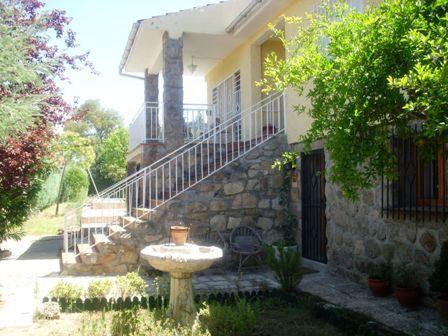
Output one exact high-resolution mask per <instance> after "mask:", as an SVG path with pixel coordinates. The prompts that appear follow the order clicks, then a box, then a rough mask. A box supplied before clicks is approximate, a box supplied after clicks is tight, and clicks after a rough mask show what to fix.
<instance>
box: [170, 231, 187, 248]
mask: <svg viewBox="0 0 448 336" xmlns="http://www.w3.org/2000/svg"><path fill="white" fill-rule="evenodd" d="M189 232H190V228H189V227H186V226H171V227H170V235H171V240H172V241H173V242H174V244H176V245H185V243H186V242H187V238H188V233H189Z"/></svg>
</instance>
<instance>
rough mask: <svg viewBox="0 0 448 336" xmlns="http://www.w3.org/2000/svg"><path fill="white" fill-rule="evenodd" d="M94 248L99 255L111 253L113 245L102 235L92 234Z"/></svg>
mask: <svg viewBox="0 0 448 336" xmlns="http://www.w3.org/2000/svg"><path fill="white" fill-rule="evenodd" d="M92 237H93V241H94V243H95V247H96V249H97V250H98V252H99V253H100V254H101V255H105V254H111V253H113V248H114V245H115V244H114V243H113V242H111V241H110V239H109V238H108V237H107V236H106V235H104V234H102V233H94V234H93V235H92Z"/></svg>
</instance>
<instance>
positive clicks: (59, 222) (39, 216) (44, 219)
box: [23, 203, 79, 236]
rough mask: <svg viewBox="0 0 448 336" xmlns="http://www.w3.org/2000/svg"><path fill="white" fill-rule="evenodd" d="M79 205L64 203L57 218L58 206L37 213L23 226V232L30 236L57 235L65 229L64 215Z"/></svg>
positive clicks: (60, 206)
mask: <svg viewBox="0 0 448 336" xmlns="http://www.w3.org/2000/svg"><path fill="white" fill-rule="evenodd" d="M78 205H79V203H62V204H60V205H59V214H58V216H55V210H56V205H52V206H50V207H48V208H46V209H44V210H42V211H39V212H36V213H34V214H33V215H31V216H30V218H29V219H28V220H27V221H26V222H25V223H24V224H23V231H24V232H25V234H27V235H30V236H46V235H56V234H58V231H59V230H60V229H62V228H63V227H64V214H65V213H66V212H68V211H69V210H71V209H73V208H76V207H77V206H78Z"/></svg>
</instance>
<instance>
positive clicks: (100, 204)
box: [91, 198, 126, 209]
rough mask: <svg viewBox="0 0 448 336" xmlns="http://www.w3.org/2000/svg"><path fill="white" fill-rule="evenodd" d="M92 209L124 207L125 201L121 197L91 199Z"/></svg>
mask: <svg viewBox="0 0 448 336" xmlns="http://www.w3.org/2000/svg"><path fill="white" fill-rule="evenodd" d="M91 207H92V209H124V208H126V201H125V200H124V199H122V198H98V199H93V200H92V201H91Z"/></svg>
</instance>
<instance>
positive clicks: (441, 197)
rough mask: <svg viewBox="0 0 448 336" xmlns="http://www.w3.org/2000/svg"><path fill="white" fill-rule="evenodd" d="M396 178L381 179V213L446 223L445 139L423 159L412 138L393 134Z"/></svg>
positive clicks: (447, 175)
mask: <svg viewBox="0 0 448 336" xmlns="http://www.w3.org/2000/svg"><path fill="white" fill-rule="evenodd" d="M391 146H392V150H393V152H394V154H395V155H396V158H397V161H396V169H397V170H396V171H397V178H396V179H394V180H389V179H387V178H385V177H383V178H382V194H381V206H382V211H381V214H382V216H383V217H386V218H393V219H399V220H406V219H411V220H415V221H436V222H446V220H447V218H448V185H447V180H448V171H447V146H448V142H447V139H446V138H444V139H443V140H440V143H439V146H437V147H438V150H437V153H436V154H435V155H433V156H432V158H430V159H423V158H422V155H419V149H418V146H417V145H416V142H415V140H414V139H399V138H398V137H397V136H395V135H393V136H392V138H391Z"/></svg>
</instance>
